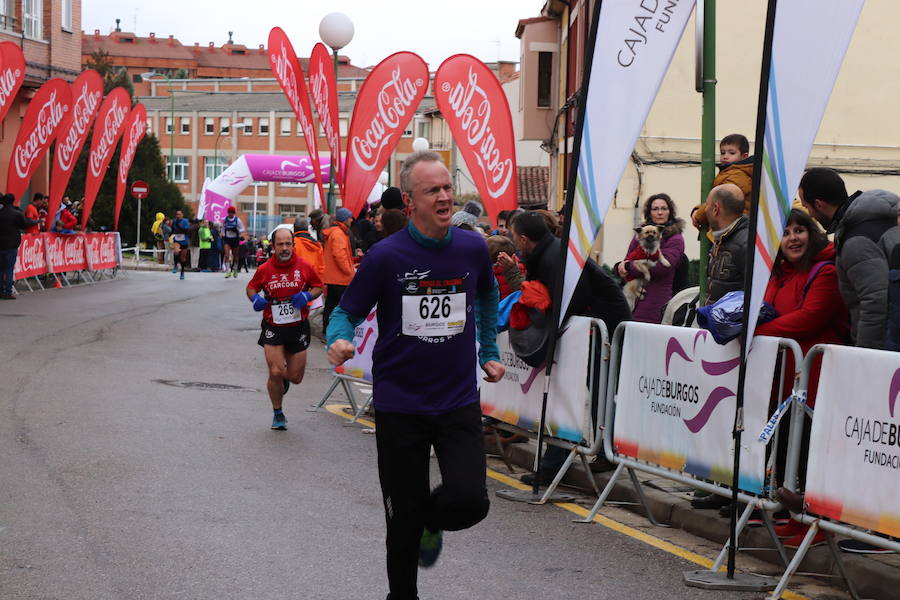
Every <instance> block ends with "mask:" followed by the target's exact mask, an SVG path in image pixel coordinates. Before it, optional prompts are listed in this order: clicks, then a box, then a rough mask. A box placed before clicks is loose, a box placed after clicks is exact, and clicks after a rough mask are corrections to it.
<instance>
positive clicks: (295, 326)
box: [247, 225, 323, 430]
mask: <svg viewBox="0 0 900 600" xmlns="http://www.w3.org/2000/svg"><path fill="white" fill-rule="evenodd" d="M272 242H273V245H274V246H275V251H274V254H273V255H272V258H270V259H269V260H267V261H266V262H265V263H264V264H262V265H261V266H260V267H259V268H258V269H257V270H256V273H254V275H253V278H252V279H251V280H250V283H249V284H248V285H247V297H248V298H249V299H250V301H251V302H252V303H253V310H255V311H257V312H260V311H262V313H263V319H262V332H261V333H260V335H259V341H258V342H257V343H258V344H259V345H260V346H262V347H263V352H264V353H265V357H266V364H267V365H268V367H269V378H268V381H267V382H266V389H267V390H268V392H269V399H270V400H271V401H272V411H273V412H274V415H273V417H272V429H280V430H284V429H287V419H286V418H285V416H284V411H283V410H282V401H283V399H284V395H285V394H286V393H287V391H288V388H289V387H290V384H291V383H294V384H298V383H300V382H301V381H303V374H304V371H305V370H306V349H307V348H308V347H309V336H310V332H309V321H308V320H307V318H308V317H309V308H308V305H309V303H310V302H312V301H313V300H314V299H315V298H318V297H319V296H321V295H322V287H323V284H322V280H321V279H320V278H319V276H318V275H317V274H316V272H315V270H314V269H313V268H312V266H310V264H309V263H307V262H306V261H304V260H302V259H301V258H300V257H298V256H297V255H296V254H294V230H293V228H292V227H291V226H290V225H279V226H278V227H276V228H275V231H273V232H272Z"/></svg>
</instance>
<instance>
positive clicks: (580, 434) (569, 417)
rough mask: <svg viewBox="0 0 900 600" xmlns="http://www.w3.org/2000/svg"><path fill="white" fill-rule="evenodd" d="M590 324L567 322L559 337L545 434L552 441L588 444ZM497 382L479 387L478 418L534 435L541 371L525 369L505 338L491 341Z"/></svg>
mask: <svg viewBox="0 0 900 600" xmlns="http://www.w3.org/2000/svg"><path fill="white" fill-rule="evenodd" d="M590 344H591V319H588V318H587V317H571V318H570V319H569V320H568V321H567V322H566V327H565V328H564V329H563V330H562V331H561V332H560V334H559V342H558V345H557V363H556V365H555V366H554V369H553V377H551V378H550V394H549V396H548V399H547V420H546V424H547V431H548V432H549V434H550V435H551V436H553V437H557V438H562V439H566V440H569V441H573V442H581V441H582V440H587V439H589V438H590V435H589V433H590V429H591V428H592V427H593V425H592V420H591V415H590V410H589V409H590V407H589V402H590V392H589V390H588V373H589V372H590V364H589V363H590ZM497 345H498V346H499V347H500V360H501V361H502V362H503V366H504V367H506V373H505V374H504V376H503V379H502V380H500V381H498V382H497V383H482V384H481V410H482V413H483V414H485V415H487V416H490V417H494V418H495V419H498V420H500V421H503V422H504V423H509V424H511V425H515V426H516V427H519V428H520V429H524V430H526V431H535V432H536V431H537V430H538V424H539V423H540V420H541V404H542V403H543V399H544V376H543V375H544V367H543V366H540V367H530V366H528V365H526V364H525V363H524V362H523V361H522V360H521V359H520V358H519V357H518V356H516V354H515V352H513V350H512V348H511V347H510V344H509V332H506V331H504V332H502V333H500V334H499V335H498V336H497Z"/></svg>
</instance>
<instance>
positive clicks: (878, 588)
mask: <svg viewBox="0 0 900 600" xmlns="http://www.w3.org/2000/svg"><path fill="white" fill-rule="evenodd" d="M534 452H535V451H534V446H533V444H513V445H511V446H510V447H509V450H508V457H509V461H510V462H511V463H512V464H514V465H516V466H518V467H522V468H524V469H525V470H526V472H530V470H531V468H532V466H533V465H534ZM593 475H594V476H595V478H596V481H597V486H598V488H599V489H601V490H602V489H603V487H604V486H605V485H606V484H607V483H608V482H609V480H610V479H611V477H612V471H606V472H602V473H594V474H593ZM638 478H639V479H640V480H641V481H642V482H643V481H646V480H648V479H657V478H656V477H653V476H649V475H646V474H642V473H640V472H638ZM563 484H565V485H567V486H571V487H574V488H578V489H580V490H582V491H584V492H587V493H588V494H590V495H591V497H592V499H593V500H592V501H595V500H596V496H594V495H593V489H592V488H591V484H590V482H589V480H588V475H587V474H586V473H585V472H584V469H583V468H582V466H581V464H579V463H578V462H576V463H573V465H572V467H571V468H570V469H569V472H568V473H566V476H565V478H564V479H563ZM644 494H645V496H646V498H647V504H648V505H649V507H650V510H651V511H652V512H653V516H654V517H655V518H656V520H657V521H659V522H660V523H665V524H668V525H671V526H672V527H676V528H678V529H681V530H683V531H687V532H688V533H691V534H693V535H696V536H699V537H702V538H705V539H707V540H710V541H713V542H717V543H719V544H721V545H724V544H725V542H726V541H727V540H728V533H729V522H728V520H727V519H722V518H720V517H719V516H718V514H717V511H711V510H698V509H695V508H692V507H691V505H690V502H688V501H686V500H683V499H681V498H677V497H675V496H673V495H671V494H669V493H667V492H664V491H661V490H657V489H654V488H652V487H649V486H644ZM609 500H612V501H636V500H637V496H636V495H635V492H634V488H633V486H632V485H631V481H630V480H629V479H628V478H627V477H620V478H619V480H618V481H617V482H616V484H615V486H614V487H613V490H612V492H611V493H610V496H609ZM624 508H626V509H628V510H630V511H632V512H635V513H638V514H641V515H643V514H644V509H643V507H642V506H641V505H640V504H638V505H636V506H635V505H624ZM602 512H603V509H602V508H601V513H602ZM740 540H741V545H742V546H746V547H754V548H772V551H756V550H748V551H746V553H747V554H752V555H753V556H755V557H757V558H759V559H761V560H764V561H766V562H770V563H773V564H777V565H782V563H781V559H780V557H779V555H778V553H777V552H775V551H774V546H773V545H772V543H771V540H770V539H769V535H768V533H767V532H766V530H765V528H762V527H754V528H751V529H749V531H747V530H745V532H744V533H742V534H741V536H740ZM743 553H744V551H742V552H739V553H738V555H737V563H738V567H740V557H741V554H743ZM787 553H788V558H789V559H790V558H792V557H793V554H794V551H793V550H791V549H789V548H788V549H787ZM710 558H715V557H710ZM842 558H843V562H844V567H845V568H846V570H847V575H848V577H850V579H851V581H852V582H853V584H854V586H855V587H856V590H857V592H858V593H859V594H860V595H861V596H862V597H865V598H872V599H875V600H892V599H894V598H896V597H897V590H898V589H900V569H897V568H895V567H893V566H891V565H888V564H885V563H882V562H880V561H878V560H873V559H871V558H867V557H865V556H854V555H851V554H844V555H843V556H842ZM799 571H808V572H813V573H828V574H832V573H837V570H836V569H835V567H834V561H833V560H832V558H831V553H830V552H829V551H828V548H827V547H825V546H818V547H815V548H811V549H810V551H809V552H808V553H807V555H806V557H805V558H804V560H803V563H801V565H800V569H799ZM835 584H836V585H837V586H840V587H843V586H844V584H843V582H842V581H841V580H840V579H838V580H837V581H836V582H835Z"/></svg>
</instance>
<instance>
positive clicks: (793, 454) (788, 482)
mask: <svg viewBox="0 0 900 600" xmlns="http://www.w3.org/2000/svg"><path fill="white" fill-rule="evenodd" d="M828 348H829V346H828V345H823V344H817V345H816V346H813V347H812V348H811V349H810V351H809V352H808V353H807V355H806V358H805V359H804V362H803V369H802V371H801V376H800V384H799V388H800V390H801V393H800V394H797V395H796V397H795V401H794V402H793V406H792V409H791V410H792V417H791V431H790V435H789V442H788V461H787V465H786V470H785V487H786V488H788V489H789V490H791V491H794V492H796V491H797V482H798V473H799V466H800V461H801V460H803V459H804V457H802V456H801V455H800V453H801V447H802V438H803V425H804V420H805V419H806V418H809V419H813V418H814V414H815V413H814V410H813V409H812V408H810V407H809V406H807V405H806V403H805V400H806V396H807V392H808V389H809V378H810V373H811V372H812V369H813V364H814V361H815V359H816V358H817V357H818V356H823V357H824V354H825V352H826V351H827V350H828ZM874 352H878V351H874ZM886 354H890V355H894V354H895V353H886ZM819 381H820V382H821V377H820V379H819ZM898 429H900V427H898ZM810 437H811V439H810V451H812V442H813V440H812V434H810ZM898 447H900V444H898ZM811 455H812V453H811V452H810V456H811ZM807 460H808V457H807ZM791 514H792V516H793V518H794V519H795V520H797V521H800V522H801V523H804V524H806V525H809V526H810V527H809V530H808V531H807V533H806V536H805V537H804V539H803V541H802V542H801V544H800V546H799V547H798V548H797V551H796V553H795V554H794V557H793V559H792V560H791V561H790V563H789V564H788V565H787V568H786V569H785V571H784V574H783V575H782V577H781V579H780V581H779V582H778V586H777V587H776V588H775V590H774V591H773V592H772V594H771V595H770V596H769V598H770V599H773V600H774V599H777V598H781V595H782V594H783V593H784V591H785V590H786V588H787V585H788V582H789V581H790V579H791V577H793V575H794V574H795V573H796V572H797V569H798V568H799V567H800V564H801V563H802V562H803V559H804V558H805V556H806V554H807V552H808V551H809V549H810V547H811V546H812V542H813V538H815V536H816V534H817V533H818V532H819V531H821V532H822V533H824V534H825V537H826V540H827V542H828V549H829V551H830V553H831V556H832V558H833V559H834V563H835V566H836V568H837V570H838V574H839V575H838V576H839V577H841V578H842V579H843V580H844V582H845V583H846V585H847V590H848V591H849V592H850V595H851V596H852V597H853V598H854V600H859V598H860V596H859V594H858V593H857V591H856V588H855V587H854V585H853V582H852V581H851V580H850V578H849V577H848V575H847V571H846V569H845V568H844V563H843V560H842V558H841V552H840V551H839V550H838V548H837V543H836V542H835V540H834V535H835V534H839V535H843V536H847V537H849V538H851V539H854V540H858V541H861V542H865V543H868V544H872V545H873V546H878V547H881V548H885V549H888V550H893V551H895V552H900V540H897V539H895V538H891V537H882V536H881V535H875V534H873V533H871V532H870V531H869V530H865V529H861V528H859V527H857V526H854V525H851V524H849V523H844V522H842V521H839V520H836V519H830V518H827V517H823V516H821V515H817V514H814V513H812V512H811V511H809V504H808V503H806V502H805V501H804V504H803V512H802V513H793V512H792V513H791ZM808 574H811V575H817V576H826V577H830V576H832V575H828V574H823V573H808Z"/></svg>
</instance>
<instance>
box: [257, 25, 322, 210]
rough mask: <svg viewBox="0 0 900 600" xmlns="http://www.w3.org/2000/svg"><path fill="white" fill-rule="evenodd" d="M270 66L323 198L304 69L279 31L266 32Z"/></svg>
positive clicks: (285, 35) (283, 33)
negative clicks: (294, 119) (293, 118)
mask: <svg viewBox="0 0 900 600" xmlns="http://www.w3.org/2000/svg"><path fill="white" fill-rule="evenodd" d="M269 64H270V65H271V67H272V72H273V73H275V78H276V79H278V83H279V84H280V85H281V89H282V90H284V95H285V96H287V100H288V104H290V105H291V108H292V109H293V110H294V114H295V115H296V116H297V122H298V123H300V128H301V129H302V130H303V141H304V142H306V151H307V152H308V153H309V158H310V160H311V161H312V164H313V175H315V178H316V187H318V188H319V194H321V195H322V196H323V197H324V196H325V192H324V191H323V189H322V174H321V172H320V171H321V167H320V166H319V144H318V142H317V139H318V137H317V131H316V127H315V125H314V124H313V116H312V106H311V105H310V103H309V91H308V90H307V87H306V79H305V78H304V77H303V67H301V66H300V61H299V60H297V54H296V53H295V52H294V46H293V45H292V44H291V41H290V40H289V39H288V37H287V34H286V33H285V32H284V31H283V30H282V29H281V27H273V28H272V30H271V31H270V32H269Z"/></svg>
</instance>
